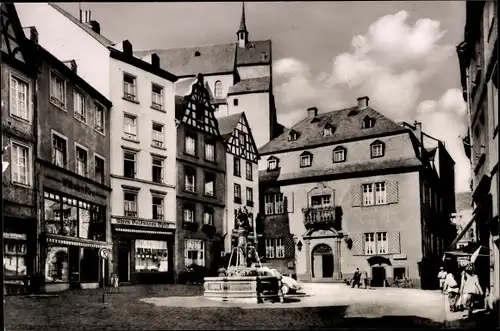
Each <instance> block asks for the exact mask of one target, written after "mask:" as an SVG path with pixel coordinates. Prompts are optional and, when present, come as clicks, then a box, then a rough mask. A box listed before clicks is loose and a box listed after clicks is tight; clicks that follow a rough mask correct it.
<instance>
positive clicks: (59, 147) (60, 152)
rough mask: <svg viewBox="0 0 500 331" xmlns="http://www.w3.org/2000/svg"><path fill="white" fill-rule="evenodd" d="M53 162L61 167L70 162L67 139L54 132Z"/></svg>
mask: <svg viewBox="0 0 500 331" xmlns="http://www.w3.org/2000/svg"><path fill="white" fill-rule="evenodd" d="M52 162H53V163H54V164H55V165H56V166H58V167H61V168H66V165H67V164H68V148H67V141H66V139H65V138H63V137H62V136H59V135H57V134H55V133H53V134H52Z"/></svg>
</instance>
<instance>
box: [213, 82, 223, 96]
mask: <svg viewBox="0 0 500 331" xmlns="http://www.w3.org/2000/svg"><path fill="white" fill-rule="evenodd" d="M214 94H215V98H216V99H218V98H222V82H221V81H220V80H218V81H216V82H215V86H214Z"/></svg>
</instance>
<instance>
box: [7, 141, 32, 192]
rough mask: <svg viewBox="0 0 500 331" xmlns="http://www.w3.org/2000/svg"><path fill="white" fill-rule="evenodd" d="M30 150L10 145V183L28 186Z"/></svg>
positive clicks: (17, 145)
mask: <svg viewBox="0 0 500 331" xmlns="http://www.w3.org/2000/svg"><path fill="white" fill-rule="evenodd" d="M29 152H30V149H29V148H28V147H26V146H22V145H19V144H16V143H12V152H11V153H12V154H11V158H12V181H13V182H14V183H19V184H24V185H30V169H31V166H30V155H29Z"/></svg>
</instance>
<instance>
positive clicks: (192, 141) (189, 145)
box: [184, 133, 196, 156]
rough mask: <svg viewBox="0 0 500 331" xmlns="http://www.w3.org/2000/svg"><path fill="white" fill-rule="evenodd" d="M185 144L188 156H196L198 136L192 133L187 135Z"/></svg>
mask: <svg viewBox="0 0 500 331" xmlns="http://www.w3.org/2000/svg"><path fill="white" fill-rule="evenodd" d="M185 144H186V145H185V146H184V148H185V151H186V154H189V155H193V156H196V136H195V135H194V134H192V133H186V141H185Z"/></svg>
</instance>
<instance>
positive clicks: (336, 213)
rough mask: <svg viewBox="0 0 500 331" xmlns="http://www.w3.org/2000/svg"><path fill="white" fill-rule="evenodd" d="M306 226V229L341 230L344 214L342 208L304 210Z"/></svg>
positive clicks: (329, 207) (330, 207)
mask: <svg viewBox="0 0 500 331" xmlns="http://www.w3.org/2000/svg"><path fill="white" fill-rule="evenodd" d="M302 213H303V214H304V226H305V228H306V229H308V230H309V229H313V228H317V229H319V228H329V227H333V228H335V229H338V230H340V229H341V222H340V221H341V217H342V215H341V214H342V212H341V209H340V207H333V206H328V207H316V208H302Z"/></svg>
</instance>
